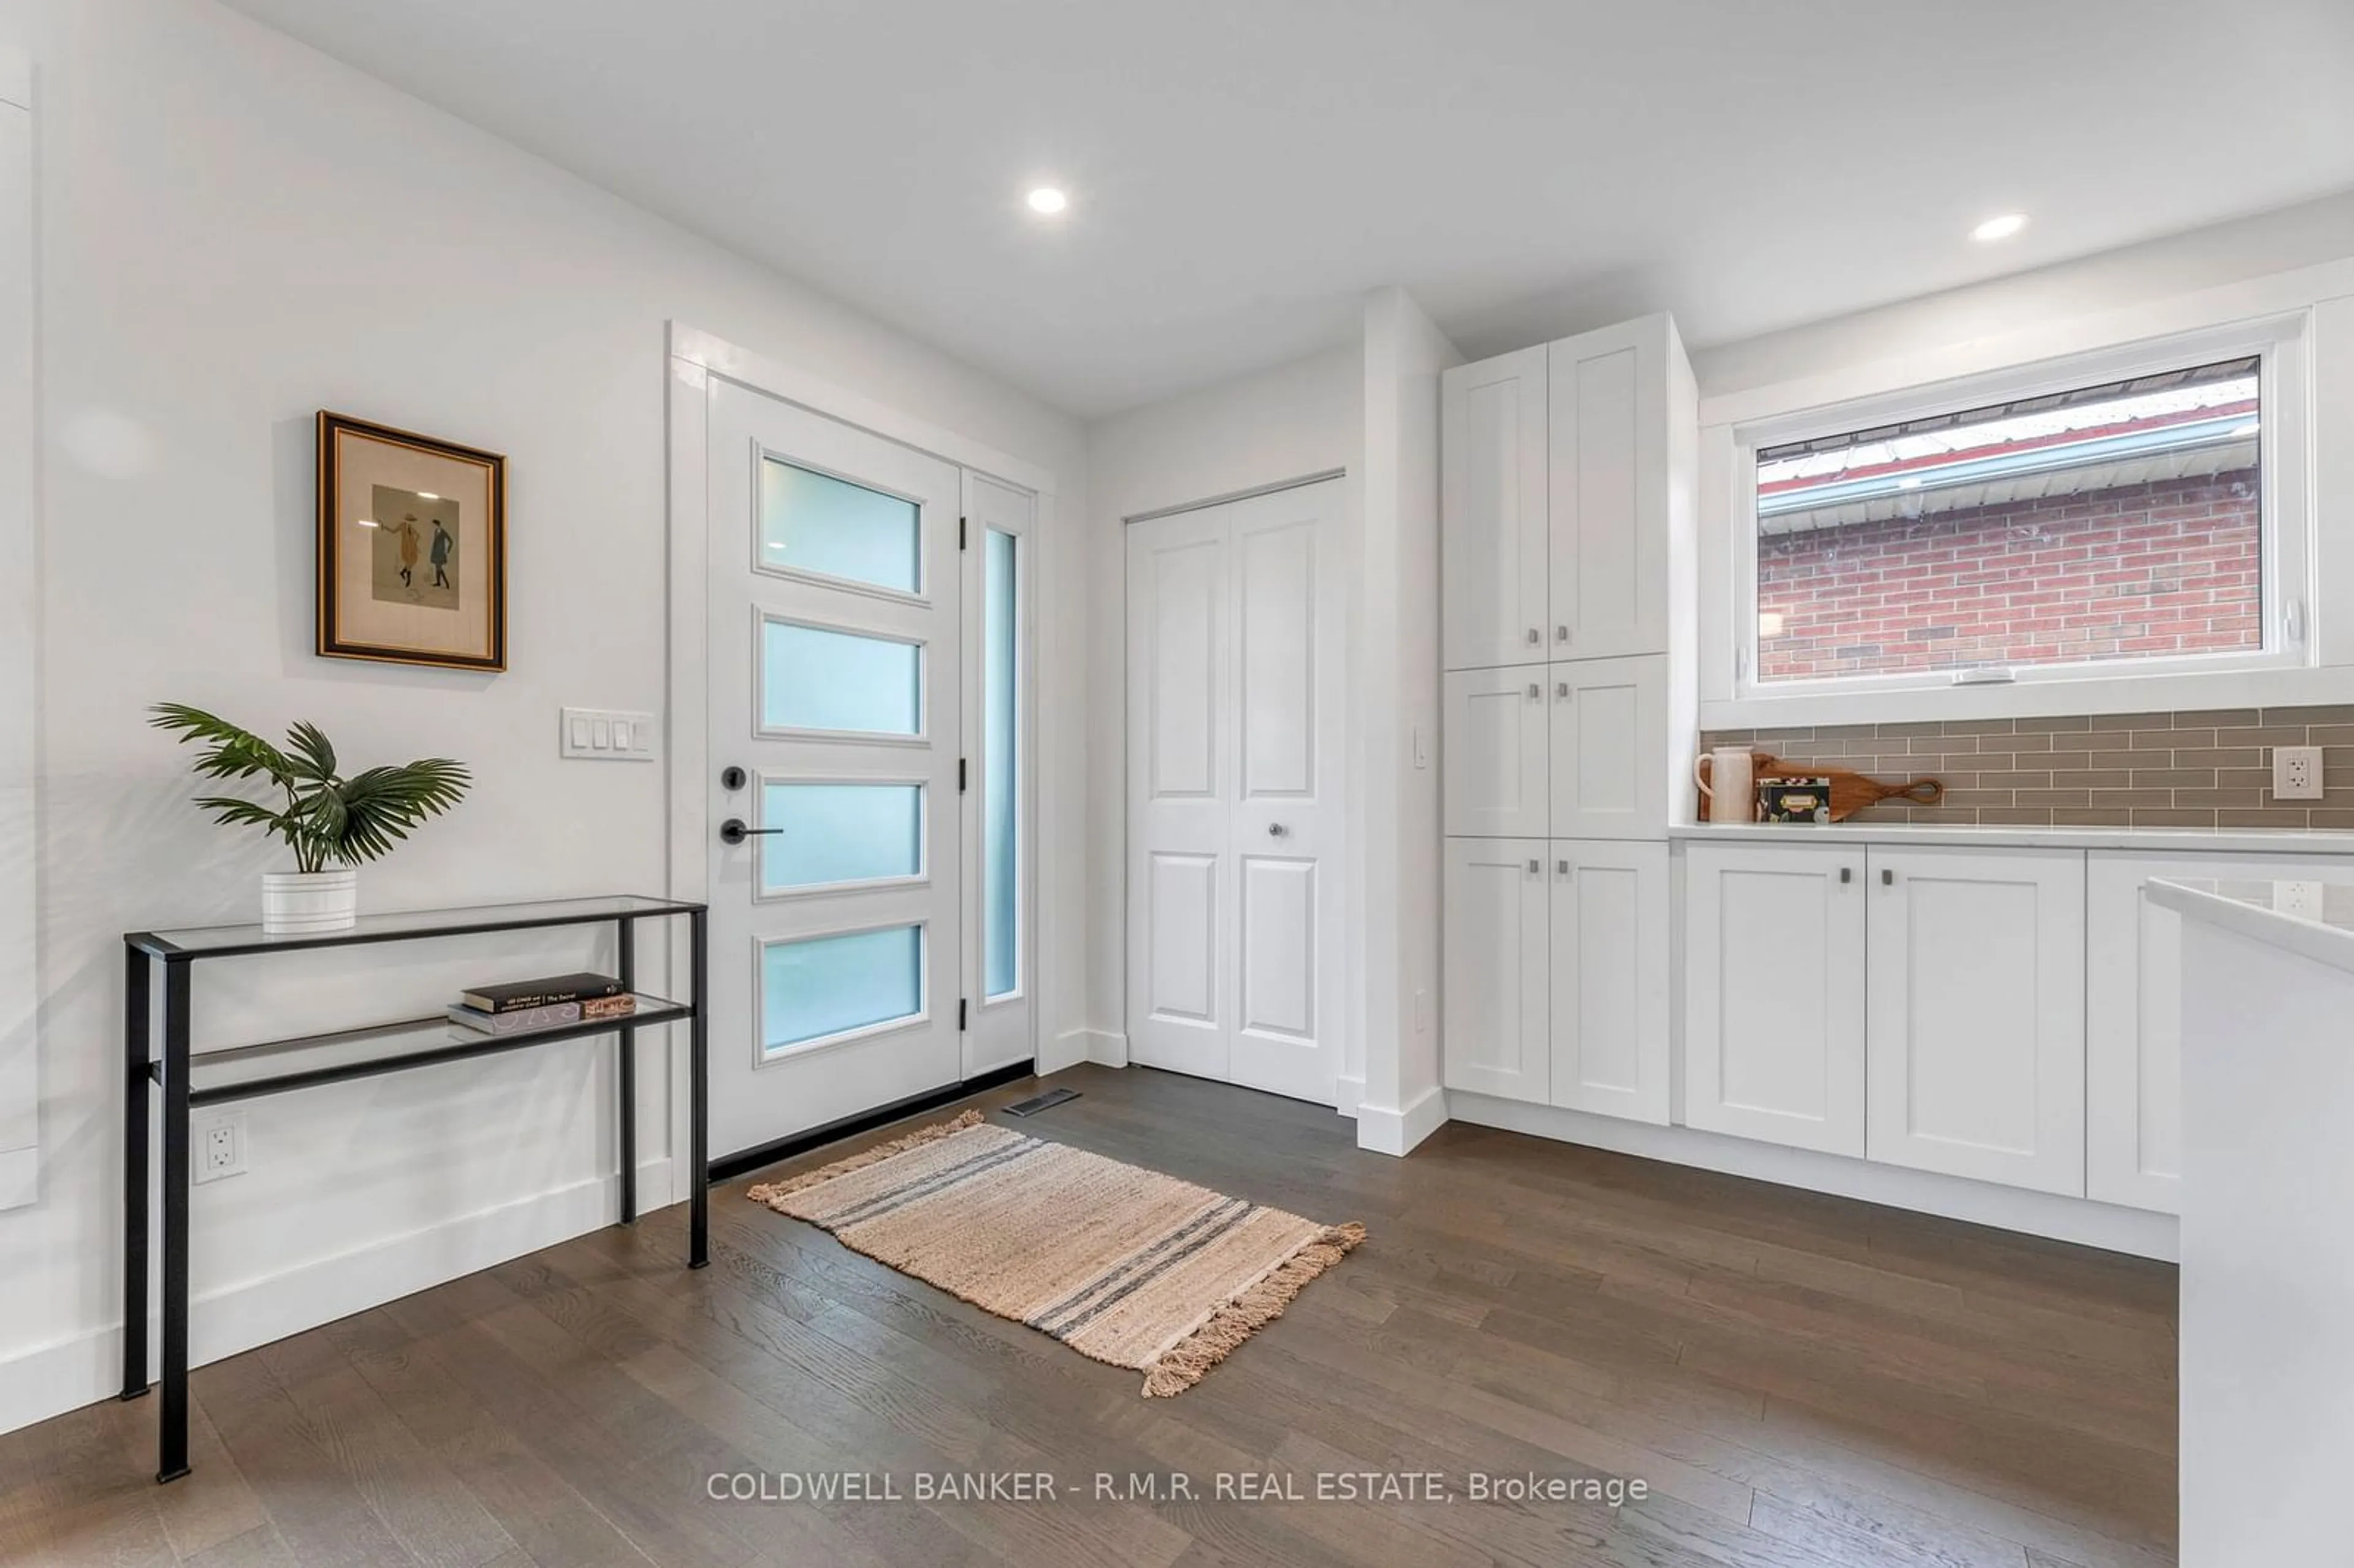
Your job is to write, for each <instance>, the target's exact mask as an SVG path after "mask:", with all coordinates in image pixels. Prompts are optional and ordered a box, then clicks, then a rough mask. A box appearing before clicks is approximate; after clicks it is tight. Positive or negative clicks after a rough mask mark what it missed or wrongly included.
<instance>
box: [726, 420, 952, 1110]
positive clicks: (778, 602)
mask: <svg viewBox="0 0 2354 1568" xmlns="http://www.w3.org/2000/svg"><path fill="white" fill-rule="evenodd" d="M708 429H709V437H708V440H709V450H708V458H709V467H708V485H709V491H708V495H709V500H708V511H707V519H708V525H709V541H708V543H709V549H710V554H709V592H710V605H709V620H708V622H707V626H708V636H709V640H710V648H709V653H710V672H711V677H710V685H709V691H710V698H709V700H710V713H709V715H708V716H709V724H710V729H709V734H710V737H711V738H710V768H709V770H708V773H709V777H708V779H707V787H708V789H709V791H710V794H709V800H708V810H709V813H710V821H711V822H712V823H713V824H714V832H713V834H712V838H711V842H710V846H709V853H710V857H711V858H710V884H709V885H710V902H711V910H712V913H711V996H710V1001H711V1024H712V1027H711V1079H712V1083H711V1139H712V1149H713V1151H714V1153H715V1154H716V1155H719V1156H722V1157H724V1156H726V1155H727V1154H730V1153H736V1152H740V1151H742V1150H748V1149H757V1148H760V1147H762V1146H765V1145H768V1144H770V1143H774V1142H777V1141H779V1140H780V1139H786V1138H790V1137H791V1136H792V1135H794V1134H796V1133H800V1132H805V1131H807V1130H809V1129H811V1128H819V1127H823V1126H825V1125H827V1124H829V1123H832V1122H835V1121H840V1120H842V1119H843V1118H849V1117H853V1116H856V1115H859V1114H861V1113H863V1112H865V1111H869V1110H873V1109H875V1108H876V1107H882V1106H886V1105H889V1104H892V1103H894V1102H895V1101H898V1100H902V1099H906V1098H907V1097H911V1096H915V1095H918V1094H921V1093H924V1092H925V1091H927V1090H931V1089H937V1088H939V1087H942V1086H946V1085H949V1084H953V1083H955V1082H957V1081H958V1079H959V1078H960V1075H961V1062H960V1043H959V1018H958V1012H959V1004H960V996H961V994H962V993H961V990H960V978H961V975H962V972H963V969H964V965H965V961H966V960H965V953H964V946H963V929H962V926H963V922H962V918H961V916H962V911H963V904H962V896H961V895H962V888H961V885H960V879H961V876H962V874H963V869H964V865H965V851H964V842H963V836H962V834H961V832H960V825H961V821H962V818H963V815H964V812H963V809H962V805H961V802H960V800H959V794H958V785H959V779H958V771H959V740H960V726H961V713H960V707H961V703H962V700H963V698H964V695H965V690H964V683H963V680H962V677H961V663H962V643H961V641H960V621H961V607H962V599H963V596H964V593H965V591H966V585H965V574H964V573H962V572H961V571H960V569H959V561H958V537H957V535H958V517H959V503H960V494H961V487H962V484H963V482H964V476H963V475H962V473H961V472H960V471H959V470H958V468H957V467H956V466H955V465H954V464H952V463H949V462H946V461H942V460H940V459H938V458H935V457H930V456H927V455H925V454H924V453H921V452H917V451H915V450H910V449H909V448H907V447H904V446H900V445H898V444H896V443H895V442H892V441H888V440H883V439H882V438H880V437H878V436H875V435H873V434H870V433H868V432H866V431H864V430H860V429H854V427H851V426H848V425H844V424H841V423H838V422H836V421H834V420H832V419H828V418H822V417H821V416H819V415H816V414H812V413H811V412H809V411H807V410H806V409H802V408H796V407H794V406H792V405H790V404H787V403H782V402H779V401H777V400H776V399H774V398H770V397H763V396H761V395H759V394H758V393H755V392H752V391H750V390H748V389H747V388H745V387H739V386H736V385H733V384H730V383H716V384H715V387H714V390H713V392H712V394H711V397H710V404H709V425H708ZM731 769H740V775H739V774H738V773H737V772H733V771H730V770H731ZM731 822H732V823H734V824H737V825H738V826H740V828H741V829H742V831H743V835H744V836H741V837H740V838H739V837H738V836H737V833H735V832H731V831H729V830H728V829H727V828H726V826H724V824H728V823H731ZM731 841H733V842H731Z"/></svg>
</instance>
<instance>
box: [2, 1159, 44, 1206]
mask: <svg viewBox="0 0 2354 1568" xmlns="http://www.w3.org/2000/svg"><path fill="white" fill-rule="evenodd" d="M40 1195H41V1151H40V1150H38V1149H37V1148H27V1149H0V1209H21V1208H23V1207H24V1206H25V1205H26V1204H27V1203H29V1202H32V1201H33V1200H34V1199H36V1198H37V1197H39V1196H40Z"/></svg>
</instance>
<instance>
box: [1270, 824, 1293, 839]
mask: <svg viewBox="0 0 2354 1568" xmlns="http://www.w3.org/2000/svg"><path fill="white" fill-rule="evenodd" d="M1290 831H1291V830H1290V829H1289V828H1287V827H1285V826H1284V825H1283V824H1282V823H1281V822H1269V823H1268V824H1267V837H1268V838H1271V839H1279V838H1281V837H1282V836H1283V835H1284V834H1286V833H1288V832H1290Z"/></svg>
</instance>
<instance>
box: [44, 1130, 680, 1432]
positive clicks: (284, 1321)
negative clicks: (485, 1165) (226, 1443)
mask: <svg viewBox="0 0 2354 1568" xmlns="http://www.w3.org/2000/svg"><path fill="white" fill-rule="evenodd" d="M670 1167H671V1162H670V1160H669V1158H668V1157H667V1156H665V1157H663V1159H660V1160H647V1161H645V1162H643V1163H642V1164H641V1165H640V1166H639V1167H638V1193H639V1199H640V1202H649V1201H650V1199H652V1197H653V1196H654V1195H658V1194H661V1193H664V1192H669V1191H670ZM620 1201H621V1197H620V1180H619V1179H618V1178H617V1177H612V1176H600V1177H592V1178H590V1179H589V1180H588V1181H578V1182H575V1183H574V1184H572V1185H571V1186H568V1187H559V1188H557V1189H556V1190H555V1191H553V1192H541V1193H537V1194H535V1195H534V1196H532V1197H528V1198H518V1199H516V1200H514V1202H507V1203H501V1204H499V1205H497V1206H495V1207H493V1208H488V1209H482V1210H479V1211H477V1212H476V1213H471V1214H464V1215H461V1216H459V1217H458V1218H456V1219H452V1220H448V1221H445V1222H443V1223H442V1224H437V1225H433V1226H431V1227H429V1228H428V1229H425V1230H419V1231H411V1232H409V1233H408V1234H406V1235H398V1236H387V1237H385V1238H383V1239H381V1240H377V1241H372V1242H368V1243H366V1245H361V1246H358V1247H355V1248H353V1249H352V1250H351V1251H349V1252H344V1253H337V1254H335V1255H333V1256H329V1257H323V1258H316V1259H313V1260H312V1261H311V1262H308V1263H304V1264H302V1265H299V1266H296V1267H293V1268H290V1269H285V1270H281V1272H279V1273H277V1274H272V1275H265V1276H263V1277H260V1278H257V1279H246V1280H239V1282H238V1283H236V1284H234V1285H229V1286H224V1287H221V1288H219V1289H217V1290H214V1291H211V1292H208V1293H207V1294H206V1295H203V1296H199V1297H197V1298H196V1299H195V1300H193V1301H191V1302H190V1303H189V1308H188V1363H189V1365H191V1366H202V1365H204V1364H205V1363H206V1362H207V1361H219V1360H220V1359H221V1358H222V1357H224V1356H233V1355H236V1354H237V1353H238V1352H239V1351H249V1350H251V1349H253V1347H254V1346H256V1345H266V1344H268V1343H269V1342H270V1340H282V1339H284V1338H285V1337H286V1336H287V1335H289V1334H298V1333H301V1332H302V1330H305V1329H315V1328H317V1327H318V1326H319V1325H320V1324H322V1323H332V1322H334V1320H335V1319H338V1318H344V1317H348V1316H350V1315H351V1314H352V1313H354V1312H359V1311H364V1310H366V1308H370V1307H377V1306H381V1305H383V1304H384V1303H385V1302H387V1301H392V1300H397V1299H398V1298H401V1297H403V1296H407V1295H409V1294H411V1293H413V1292H415V1291H419V1290H422V1289H425V1288H426V1287H429V1286H433V1285H439V1284H440V1283H442V1282H443V1281H444V1280H450V1279H456V1278H458V1277H460V1276H461V1275H467V1274H472V1273H474V1272H475V1271H476V1270H478V1269H483V1268H488V1267H490V1266H492V1265H493V1264H496V1263H504V1262H505V1261H506V1260H507V1259H509V1258H512V1257H520V1256H522V1255H524V1254H525V1253H528V1252H536V1251H537V1250H539V1249H540V1248H541V1247H544V1246H552V1245H555V1244H556V1243H557V1242H560V1241H563V1240H565V1239H566V1238H567V1237H569V1236H576V1235H580V1234H584V1233H586V1232H588V1231H593V1230H597V1229H599V1228H600V1227H602V1226H605V1225H610V1224H612V1223H613V1221H614V1217H615V1215H617V1214H618V1213H620ZM661 1206H663V1205H661V1204H660V1203H659V1202H654V1203H652V1207H661ZM157 1257H159V1258H160V1254H159V1255H157ZM684 1263H685V1260H684V1258H681V1259H680V1265H681V1266H682V1267H683V1266H684ZM160 1331H161V1330H160V1322H159V1321H158V1320H155V1319H151V1320H150V1322H149V1324H148V1334H149V1339H148V1356H147V1367H148V1372H149V1373H150V1375H151V1376H152V1375H153V1374H154V1369H155V1365H156V1361H157V1359H158V1357H159V1356H160V1354H161V1351H160V1348H159V1346H158V1344H157V1338H158V1336H159V1334H160ZM119 1393H122V1330H121V1329H120V1328H118V1327H116V1326H114V1325H112V1324H109V1325H108V1326H107V1327H105V1328H102V1329H90V1330H84V1331H83V1332H81V1333H80V1334H76V1335H73V1336H71V1337H69V1338H67V1339H63V1340H52V1341H51V1342H50V1343H48V1344H46V1345H38V1346H36V1347H34V1348H33V1349H31V1350H28V1351H20V1352H19V1353H17V1354H16V1355H14V1356H11V1357H9V1358H8V1359H6V1360H5V1361H0V1432H13V1431H15V1430H16V1428H18V1427H20V1426H29V1425H32V1424H33V1423H34V1422H36V1421H46V1420H48V1418H49V1417H50V1416H52V1415H58V1414H63V1413H65V1412H66V1411H69V1410H78V1409H80V1407H81V1406H83V1405H85V1404H92V1403H94V1402H96V1401H98V1400H101V1399H111V1398H113V1397H114V1396H115V1395H117V1394H119Z"/></svg>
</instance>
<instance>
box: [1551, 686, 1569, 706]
mask: <svg viewBox="0 0 2354 1568" xmlns="http://www.w3.org/2000/svg"><path fill="white" fill-rule="evenodd" d="M1553 695H1555V696H1557V697H1559V698H1560V699H1561V700H1562V701H1563V702H1567V701H1569V683H1568V682H1567V681H1564V682H1562V683H1559V684H1558V685H1556V686H1554V687H1553Z"/></svg>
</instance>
